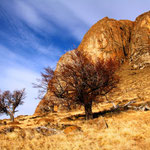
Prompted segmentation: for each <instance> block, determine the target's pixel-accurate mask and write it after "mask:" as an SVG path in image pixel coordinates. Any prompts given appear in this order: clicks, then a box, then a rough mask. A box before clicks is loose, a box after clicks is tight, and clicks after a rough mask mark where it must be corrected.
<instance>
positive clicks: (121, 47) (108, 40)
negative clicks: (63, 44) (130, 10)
mask: <svg viewBox="0 0 150 150" xmlns="http://www.w3.org/2000/svg"><path fill="white" fill-rule="evenodd" d="M132 28H133V22H132V21H129V20H120V21H117V20H115V19H109V18H108V17H105V18H103V19H102V20H100V21H98V22H97V23H96V24H94V25H93V26H92V27H91V28H90V29H89V31H88V32H87V33H86V34H85V36H84V38H83V40H82V42H81V44H80V45H79V47H78V50H79V51H82V52H84V53H85V54H86V55H87V56H89V57H90V58H92V60H93V61H95V60H96V58H98V59H99V58H100V59H109V58H112V59H117V60H119V61H123V60H124V59H125V57H126V56H127V55H128V53H129V41H130V35H131V31H132Z"/></svg>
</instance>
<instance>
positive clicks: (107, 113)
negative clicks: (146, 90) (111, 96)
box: [66, 108, 128, 121]
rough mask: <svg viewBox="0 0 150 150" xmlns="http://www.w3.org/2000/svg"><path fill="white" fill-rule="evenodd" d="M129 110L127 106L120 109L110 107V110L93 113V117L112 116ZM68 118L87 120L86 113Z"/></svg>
mask: <svg viewBox="0 0 150 150" xmlns="http://www.w3.org/2000/svg"><path fill="white" fill-rule="evenodd" d="M127 110H128V109H127V108H118V109H114V108H110V109H109V110H104V111H100V112H95V113H93V119H95V118H98V117H100V116H106V117H112V116H113V115H119V113H120V112H125V111H127ZM66 119H68V120H70V121H71V120H72V121H74V120H85V114H78V115H72V116H70V117H67V118H66Z"/></svg>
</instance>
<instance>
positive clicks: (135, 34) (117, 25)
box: [35, 11, 150, 113]
mask: <svg viewBox="0 0 150 150" xmlns="http://www.w3.org/2000/svg"><path fill="white" fill-rule="evenodd" d="M77 50H79V51H81V52H83V53H84V54H85V56H87V58H90V59H89V61H92V62H95V61H96V60H97V59H103V60H107V59H109V58H112V59H115V60H117V61H119V62H124V61H125V60H126V61H129V63H130V64H132V67H133V68H134V69H138V68H140V69H141V68H144V67H145V66H147V65H148V64H149V63H150V11H149V12H146V13H144V14H142V15H140V16H139V17H137V18H136V20H135V22H132V21H129V20H119V21H117V20H115V19H109V18H108V17H105V18H103V19H102V20H100V21H98V22H97V23H96V24H95V25H93V26H92V27H91V28H90V29H89V31H88V32H87V33H86V34H85V36H84V38H83V40H82V42H81V43H80V45H79V47H78V48H77ZM73 51H75V50H73ZM73 51H69V52H67V53H66V54H64V55H63V56H62V57H61V58H60V60H59V62H58V64H57V67H56V71H59V70H61V69H60V66H61V64H62V63H68V62H70V57H69V56H70V54H71V53H73ZM51 98H52V93H51V91H48V92H47V93H46V95H45V97H44V99H43V100H41V102H40V103H39V105H38V106H37V108H36V111H35V113H42V112H43V110H44V109H45V108H50V107H49V106H50V105H49V104H50V103H48V101H47V100H49V99H51ZM46 110H47V109H46Z"/></svg>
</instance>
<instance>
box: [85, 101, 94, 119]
mask: <svg viewBox="0 0 150 150" xmlns="http://www.w3.org/2000/svg"><path fill="white" fill-rule="evenodd" d="M84 109H85V119H86V120H89V119H93V114H92V101H90V102H88V103H86V104H84Z"/></svg>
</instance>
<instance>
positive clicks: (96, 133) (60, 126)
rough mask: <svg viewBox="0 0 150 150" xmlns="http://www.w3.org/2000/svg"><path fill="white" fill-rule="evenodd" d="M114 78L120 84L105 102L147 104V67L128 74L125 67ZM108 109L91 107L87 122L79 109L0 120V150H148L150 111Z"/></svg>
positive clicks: (149, 70) (149, 76)
mask: <svg viewBox="0 0 150 150" xmlns="http://www.w3.org/2000/svg"><path fill="white" fill-rule="evenodd" d="M118 74H119V75H120V78H121V79H120V80H121V81H120V83H119V84H118V87H117V88H116V89H115V90H114V91H113V92H112V93H110V95H108V99H109V100H113V101H114V103H115V104H117V103H119V102H121V104H125V103H127V102H128V101H131V100H134V101H135V103H134V104H132V106H133V108H134V107H137V106H141V105H145V104H149V103H150V99H149V98H150V84H149V82H150V67H147V68H144V69H142V70H132V68H131V67H130V66H129V65H128V64H127V65H126V64H125V65H124V66H122V67H121V69H120V70H119V72H118ZM111 107H112V104H111V103H107V102H103V103H100V104H98V105H95V106H94V107H93V112H94V117H95V118H94V119H93V120H89V121H85V120H84V111H83V108H81V109H80V110H76V111H71V112H58V113H49V114H45V115H42V116H40V115H33V116H18V117H17V118H15V122H14V123H11V122H10V121H9V120H6V119H5V120H0V150H120V149H121V150H149V149H150V134H149V133H150V111H142V110H133V109H132V110H131V109H129V110H122V111H115V112H111V111H109V110H110V108H111ZM106 110H108V111H106ZM100 114H101V115H100ZM106 123H107V124H106ZM107 125H108V127H107Z"/></svg>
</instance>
